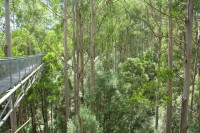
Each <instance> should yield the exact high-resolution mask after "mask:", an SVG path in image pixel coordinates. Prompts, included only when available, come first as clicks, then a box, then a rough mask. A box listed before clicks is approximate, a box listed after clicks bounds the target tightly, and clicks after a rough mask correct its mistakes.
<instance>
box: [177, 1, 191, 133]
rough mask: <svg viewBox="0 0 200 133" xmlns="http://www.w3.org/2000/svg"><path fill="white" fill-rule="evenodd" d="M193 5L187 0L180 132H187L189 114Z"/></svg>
mask: <svg viewBox="0 0 200 133" xmlns="http://www.w3.org/2000/svg"><path fill="white" fill-rule="evenodd" d="M193 6H194V1H193V0H188V1H187V15H186V20H185V24H186V34H185V37H186V38H185V54H184V55H185V56H184V84H183V93H182V106H181V121H180V133H186V132H187V115H188V101H189V88H190V83H191V79H190V66H191V48H192V22H193Z"/></svg>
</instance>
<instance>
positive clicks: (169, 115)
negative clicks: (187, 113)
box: [166, 0, 173, 133]
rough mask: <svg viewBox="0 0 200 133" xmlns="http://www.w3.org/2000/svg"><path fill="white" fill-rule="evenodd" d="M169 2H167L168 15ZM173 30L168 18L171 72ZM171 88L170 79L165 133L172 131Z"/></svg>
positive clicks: (169, 80)
mask: <svg viewBox="0 0 200 133" xmlns="http://www.w3.org/2000/svg"><path fill="white" fill-rule="evenodd" d="M170 6H171V0H168V15H170V8H171V7H170ZM172 36H173V29H172V18H171V17H170V16H169V18H168V69H169V70H170V71H173V64H172V61H173V38H172ZM172 87H173V81H172V77H170V78H169V79H168V82H167V88H168V90H167V96H168V98H169V101H168V105H167V120H166V133H171V131H172Z"/></svg>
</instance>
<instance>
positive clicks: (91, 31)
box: [90, 0, 95, 110]
mask: <svg viewBox="0 0 200 133" xmlns="http://www.w3.org/2000/svg"><path fill="white" fill-rule="evenodd" d="M94 13H95V12H94V3H93V0H90V69H91V73H90V95H91V96H93V95H94V88H95V73H94V72H95V66H94V64H95V62H94V58H95V53H94V52H95V46H94ZM93 104H94V103H93ZM92 108H93V110H94V105H92Z"/></svg>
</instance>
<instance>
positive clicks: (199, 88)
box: [198, 42, 200, 133]
mask: <svg viewBox="0 0 200 133" xmlns="http://www.w3.org/2000/svg"><path fill="white" fill-rule="evenodd" d="M199 44H200V42H199ZM198 73H199V78H198V79H199V80H198V84H199V85H198V86H199V87H198V90H199V101H198V102H199V103H198V114H199V116H200V65H199V66H198ZM198 120H199V121H198V122H199V133H200V117H198Z"/></svg>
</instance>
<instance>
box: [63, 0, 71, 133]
mask: <svg viewBox="0 0 200 133" xmlns="http://www.w3.org/2000/svg"><path fill="white" fill-rule="evenodd" d="M63 19H64V86H65V111H66V116H65V119H66V120H65V121H66V124H65V125H66V132H67V129H68V127H67V125H68V121H69V117H70V95H69V85H68V67H67V60H68V48H67V0H64V15H63Z"/></svg>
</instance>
